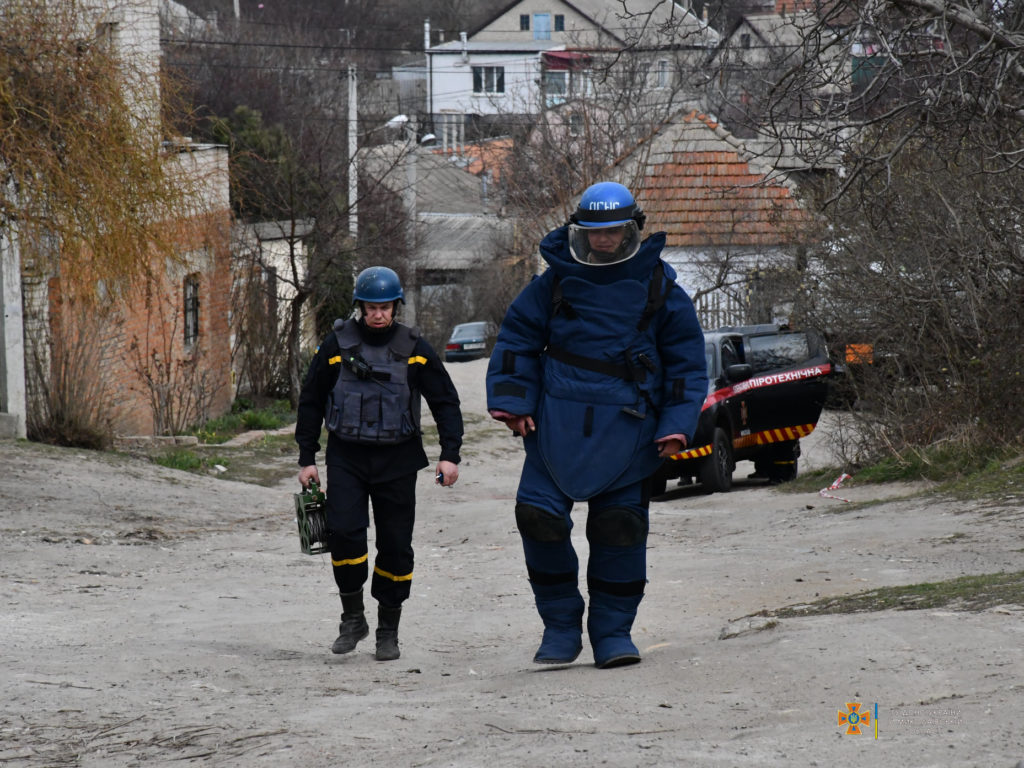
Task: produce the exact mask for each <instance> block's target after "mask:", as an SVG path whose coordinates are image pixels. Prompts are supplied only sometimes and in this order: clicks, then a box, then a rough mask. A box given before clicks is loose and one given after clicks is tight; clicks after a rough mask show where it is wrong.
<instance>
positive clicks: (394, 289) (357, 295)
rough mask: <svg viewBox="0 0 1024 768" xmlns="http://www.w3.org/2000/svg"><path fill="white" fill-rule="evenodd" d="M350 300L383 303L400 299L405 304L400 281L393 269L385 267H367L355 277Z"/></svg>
mask: <svg viewBox="0 0 1024 768" xmlns="http://www.w3.org/2000/svg"><path fill="white" fill-rule="evenodd" d="M352 301H353V302H356V301H369V302H371V303H373V304H383V303H384V302H386V301H400V302H402V303H403V304H405V293H404V292H403V291H402V281H401V280H399V279H398V275H397V274H396V273H395V270H393V269H388V268H387V267H367V268H366V269H364V270H363V271H362V272H360V273H359V276H358V277H356V287H355V290H353V291H352Z"/></svg>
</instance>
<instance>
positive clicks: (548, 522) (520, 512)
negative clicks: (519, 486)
mask: <svg viewBox="0 0 1024 768" xmlns="http://www.w3.org/2000/svg"><path fill="white" fill-rule="evenodd" d="M516 526H517V527H518V528H519V533H520V534H522V535H523V536H525V537H526V538H528V539H533V540H534V541H540V542H545V543H549V542H556V541H565V540H566V539H568V538H569V521H568V520H567V519H566V518H564V517H560V516H559V515H554V514H552V513H550V512H546V511H544V510H543V509H541V508H540V507H535V506H533V505H532V504H516Z"/></svg>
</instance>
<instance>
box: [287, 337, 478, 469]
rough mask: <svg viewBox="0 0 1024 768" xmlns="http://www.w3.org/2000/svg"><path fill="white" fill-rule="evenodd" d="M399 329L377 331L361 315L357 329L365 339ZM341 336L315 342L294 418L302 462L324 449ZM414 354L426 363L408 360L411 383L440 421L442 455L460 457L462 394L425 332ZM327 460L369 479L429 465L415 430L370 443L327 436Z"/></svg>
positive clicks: (372, 341)
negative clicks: (389, 442)
mask: <svg viewBox="0 0 1024 768" xmlns="http://www.w3.org/2000/svg"><path fill="white" fill-rule="evenodd" d="M396 330H397V329H396V328H395V327H394V326H391V327H390V328H388V329H387V330H385V331H384V332H382V333H381V332H375V331H373V330H371V329H369V328H367V327H366V325H365V324H364V322H363V321H362V320H360V321H359V333H360V335H361V336H362V338H363V341H364V342H365V343H366V344H373V345H380V344H387V343H388V342H389V341H390V340H391V338H392V337H393V336H394V335H395V331H396ZM338 352H339V348H338V339H337V337H336V336H335V335H334V332H333V331H331V332H330V333H329V334H327V337H326V338H325V339H324V340H323V342H322V343H321V344H320V346H319V347H318V348H317V351H316V354H315V355H313V360H312V362H311V363H310V364H309V371H308V372H307V374H306V381H305V383H304V384H303V385H302V393H301V394H300V395H299V410H298V417H297V420H296V423H295V442H297V443H298V444H299V466H300V467H306V466H309V465H310V464H315V463H316V454H317V452H318V451H319V450H320V433H321V430H322V428H323V423H324V413H325V411H326V409H327V397H328V395H330V393H331V390H332V389H334V385H335V383H336V382H337V380H338V371H339V368H340V365H339V364H338V363H335V364H334V365H329V364H328V362H327V361H328V360H330V359H331V358H333V357H337V355H338ZM413 356H414V357H422V358H425V359H426V361H427V362H426V363H425V364H415V365H410V368H409V386H410V387H411V388H412V389H415V390H418V391H419V392H420V394H421V395H422V396H423V399H424V400H426V401H427V405H428V406H429V407H430V412H431V414H433V416H434V421H435V422H436V423H437V431H438V436H439V440H440V443H441V456H440V460H441V461H450V462H452V463H453V464H458V463H459V449H460V448H461V447H462V411H461V410H459V394H458V392H456V391H455V385H454V384H452V380H451V377H450V376H449V375H448V372H447V371H446V370H445V369H444V365H442V363H441V359H440V358H439V357H438V356H437V353H436V352H435V351H434V349H433V347H431V346H430V344H428V343H427V341H426V340H425V339H423V338H422V337H421V338H419V339H417V340H416V346H415V348H414V349H413ZM326 463H327V464H328V465H341V466H344V467H345V468H346V469H348V470H349V471H350V472H353V473H354V474H356V475H358V476H360V477H362V478H363V479H365V480H366V481H368V482H375V483H379V482H386V481H388V480H393V479H394V478H396V477H401V476H402V475H406V474H409V473H410V472H416V471H417V470H420V469H423V467H426V466H428V465H429V462H428V461H427V454H426V453H425V452H424V450H423V441H422V439H421V438H420V437H418V436H414V437H411V438H409V439H408V440H406V441H404V442H401V443H397V444H395V445H368V444H364V443H354V442H346V441H344V440H341V439H340V438H338V436H337V435H335V434H333V433H328V436H327V454H326Z"/></svg>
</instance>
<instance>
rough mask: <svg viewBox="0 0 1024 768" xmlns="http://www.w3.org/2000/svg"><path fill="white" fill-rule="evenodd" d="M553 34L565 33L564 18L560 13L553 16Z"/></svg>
mask: <svg viewBox="0 0 1024 768" xmlns="http://www.w3.org/2000/svg"><path fill="white" fill-rule="evenodd" d="M555 32H565V16H563V15H562V14H560V13H556V14H555Z"/></svg>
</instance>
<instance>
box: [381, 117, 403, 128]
mask: <svg viewBox="0 0 1024 768" xmlns="http://www.w3.org/2000/svg"><path fill="white" fill-rule="evenodd" d="M408 122H409V118H408V116H406V115H395V116H394V117H392V118H391V119H390V120H388V121H387V122H386V123H384V125H386V126H387V127H388V128H401V127H402V126H403V125H405V124H406V123H408Z"/></svg>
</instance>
